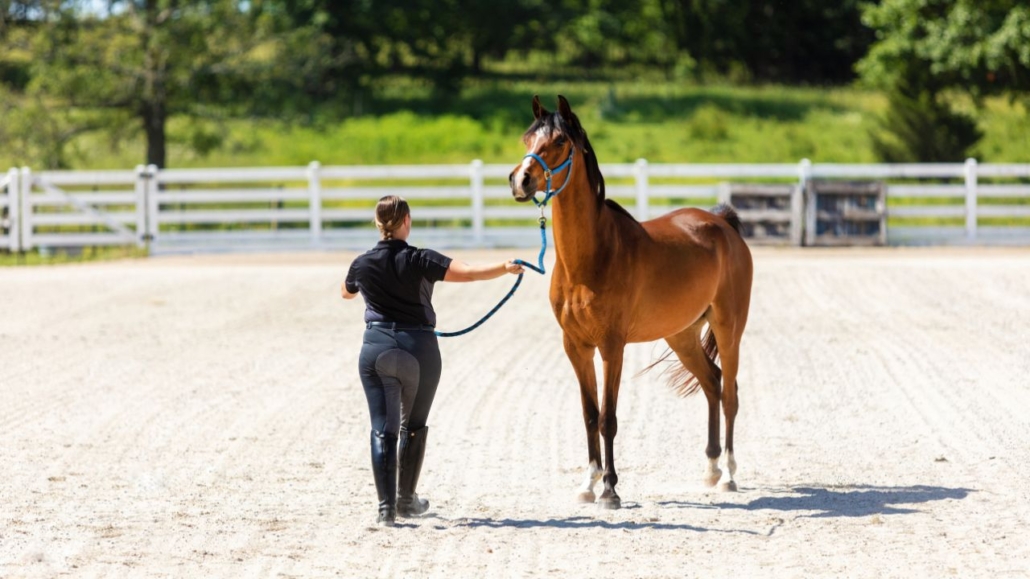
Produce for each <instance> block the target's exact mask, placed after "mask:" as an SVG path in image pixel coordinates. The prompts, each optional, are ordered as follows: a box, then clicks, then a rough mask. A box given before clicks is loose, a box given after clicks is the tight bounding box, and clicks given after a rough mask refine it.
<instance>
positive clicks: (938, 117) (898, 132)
mask: <svg viewBox="0 0 1030 579" xmlns="http://www.w3.org/2000/svg"><path fill="white" fill-rule="evenodd" d="M887 104H888V111H887V114H886V116H884V117H883V118H882V119H881V120H880V123H879V126H878V127H877V128H876V129H874V130H873V132H872V134H870V137H871V139H872V146H873V152H874V154H875V155H876V156H877V158H879V159H880V160H881V161H884V162H887V163H918V162H923V163H934V162H955V161H963V160H965V159H967V158H968V157H970V156H973V155H974V154H975V153H974V152H973V147H974V146H975V145H976V144H977V142H979V141H980V139H981V137H983V132H982V131H980V129H979V128H977V125H976V120H974V119H973V118H971V117H969V116H967V115H964V114H962V113H957V112H955V111H953V110H951V108H950V107H949V106H948V105H947V104H946V103H944V102H942V101H941V99H940V98H939V95H937V94H934V93H933V92H932V91H930V90H929V89H927V88H919V89H913V88H911V87H910V86H909V85H908V84H907V83H900V84H899V85H897V86H895V87H894V88H893V89H892V90H891V91H890V93H889V94H888V100H887Z"/></svg>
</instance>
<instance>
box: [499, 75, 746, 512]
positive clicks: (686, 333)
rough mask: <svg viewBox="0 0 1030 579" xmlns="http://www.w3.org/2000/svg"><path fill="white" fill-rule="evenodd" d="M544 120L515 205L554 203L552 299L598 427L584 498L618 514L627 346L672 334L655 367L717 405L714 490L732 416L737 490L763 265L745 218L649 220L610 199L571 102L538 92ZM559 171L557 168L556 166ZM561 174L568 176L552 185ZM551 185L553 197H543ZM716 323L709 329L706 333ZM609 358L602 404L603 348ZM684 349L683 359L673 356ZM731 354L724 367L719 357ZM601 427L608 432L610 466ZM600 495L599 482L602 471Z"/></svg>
mask: <svg viewBox="0 0 1030 579" xmlns="http://www.w3.org/2000/svg"><path fill="white" fill-rule="evenodd" d="M533 118H534V120H533V122H532V124H531V125H530V126H529V128H528V129H527V130H526V132H525V134H524V135H523V137H522V141H523V144H524V145H525V146H526V149H527V152H526V156H525V157H523V159H522V162H521V163H520V164H519V165H518V166H516V167H515V169H514V170H513V171H512V172H511V174H510V175H509V176H508V180H509V184H510V186H511V192H512V196H513V197H514V199H515V201H518V202H526V201H529V200H531V199H532V200H534V202H536V203H537V204H538V205H545V204H546V203H547V201H549V200H551V199H553V205H552V220H553V227H554V245H555V254H556V263H555V266H554V270H553V272H552V276H551V286H550V302H551V308H552V310H553V312H554V315H555V317H556V318H557V320H558V324H559V325H560V326H561V329H562V342H563V345H564V348H565V353H566V355H567V357H568V359H569V362H570V363H571V364H572V368H573V371H574V372H575V374H576V377H577V379H578V380H579V389H580V399H581V402H582V406H583V422H584V423H585V425H586V431H587V455H588V464H587V467H586V480H585V482H584V483H583V485H582V487H581V488H580V489H579V493H578V495H577V499H578V500H579V501H580V502H584V503H593V502H595V500H597V502H598V504H599V506H600V507H602V508H606V509H618V508H620V507H621V504H622V503H621V499H620V498H619V495H618V494H617V493H616V491H615V485H616V484H617V483H618V480H619V478H618V475H617V474H616V472H615V450H614V448H615V447H614V442H615V434H616V432H617V430H618V419H617V418H616V406H617V404H618V400H619V384H620V379H621V377H622V366H623V351H624V349H625V346H626V344H627V343H635V342H651V341H655V340H659V339H664V340H665V342H666V343H667V344H668V346H669V350H668V351H666V352H665V354H664V355H662V356H661V357H659V359H658V360H657V361H655V362H654V363H653V364H651V365H650V366H648V367H647V368H645V371H646V370H648V369H650V368H653V367H654V366H655V365H657V364H658V363H659V362H663V361H668V362H670V363H672V367H670V368H668V370H670V372H669V375H670V376H669V383H670V385H671V386H672V387H673V388H674V389H675V391H676V392H677V393H679V394H680V395H682V396H687V395H689V394H692V393H694V392H696V391H697V390H698V389H699V388H700V389H701V390H702V391H704V394H705V397H706V398H707V400H708V445H707V447H706V448H705V454H706V455H707V457H708V462H707V467H706V469H705V472H704V475H703V480H704V482H705V484H706V485H708V486H709V487H714V486H715V485H716V484H718V483H719V481H720V480H721V479H722V478H723V473H722V470H721V469H720V468H719V458H720V455H721V448H720V446H719V440H720V439H719V435H720V432H719V404H720V402H721V403H722V411H723V413H724V415H725V417H726V470H727V473H728V480H726V481H725V482H724V483H723V484H722V485H720V489H721V490H724V491H736V490H737V485H736V481H735V480H734V478H733V476H734V473H735V472H736V469H737V464H736V461H735V460H734V458H733V424H734V420H735V418H736V416H737V409H738V407H739V398H738V387H737V368H738V364H739V360H740V341H741V336H742V335H743V333H744V326H745V324H746V323H747V316H748V308H749V305H750V301H751V281H752V273H753V266H752V261H751V252H750V250H749V249H748V246H747V243H746V242H745V241H744V238H743V236H742V226H741V222H740V218H739V216H738V215H737V213H736V212H735V211H734V210H733V209H732V208H731V207H729V206H726V205H720V206H717V207H715V208H714V209H713V210H712V211H710V212H709V211H705V210H703V209H695V208H684V209H678V210H675V211H672V212H669V213H667V214H665V215H663V216H661V217H658V218H656V219H652V220H650V221H644V222H639V221H637V220H636V219H635V218H634V217H633V216H632V215H630V213H629V212H628V211H626V210H625V209H624V208H622V207H621V206H620V205H619V204H618V203H616V202H615V201H614V200H612V199H606V198H605V187H604V176H603V175H602V174H601V170H600V167H599V166H598V161H597V157H596V155H595V153H594V149H593V147H592V146H591V144H590V140H589V139H588V138H587V133H586V131H585V130H584V129H583V127H582V125H581V124H580V122H579V119H578V118H577V117H576V115H575V114H574V113H573V112H572V108H571V107H570V106H569V102H568V100H566V99H565V97H564V96H560V95H559V96H558V110H557V111H556V112H549V111H547V110H546V109H544V107H543V106H541V104H540V99H539V97H538V96H534V97H533ZM552 168H553V169H552ZM552 180H553V181H554V182H555V184H557V183H561V186H560V187H559V188H558V189H554V188H552ZM542 187H543V189H546V190H545V191H544V194H545V195H546V197H545V198H544V200H543V202H540V201H536V193H537V192H538V191H541V190H543V189H542ZM706 326H707V329H706ZM596 351H600V354H601V360H602V362H603V369H602V373H603V377H604V398H603V399H602V401H601V404H600V407H599V406H598V391H597V376H596V374H595V372H594V354H595V352H596ZM672 353H675V356H676V359H677V360H678V361H679V364H678V365H677V364H676V363H675V361H674V360H669V357H670V355H671V354H672ZM719 359H721V368H720V365H718V364H716V361H717V360H719ZM598 432H600V435H601V436H603V437H604V445H605V455H604V462H603V463H602V462H601V451H600V443H599V439H598ZM602 464H603V469H604V470H603V479H604V491H603V492H602V493H601V497H600V499H599V500H598V499H597V498H596V496H595V494H594V485H595V484H596V483H597V481H598V480H599V479H601V478H602V470H601V469H602Z"/></svg>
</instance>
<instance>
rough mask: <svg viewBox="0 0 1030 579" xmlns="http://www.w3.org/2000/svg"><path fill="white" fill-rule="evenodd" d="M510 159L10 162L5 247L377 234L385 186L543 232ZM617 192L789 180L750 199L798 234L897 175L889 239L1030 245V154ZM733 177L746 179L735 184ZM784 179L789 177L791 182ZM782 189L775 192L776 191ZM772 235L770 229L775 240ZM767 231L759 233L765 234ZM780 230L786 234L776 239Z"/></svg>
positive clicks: (497, 227) (451, 226)
mask: <svg viewBox="0 0 1030 579" xmlns="http://www.w3.org/2000/svg"><path fill="white" fill-rule="evenodd" d="M512 167H513V166H512V165H485V164H483V163H482V162H480V161H473V162H472V163H470V164H467V165H408V166H321V165H320V164H319V163H317V162H313V163H311V164H309V165H308V166H306V167H264V168H238V169H163V170H158V169H157V168H156V167H153V166H150V167H144V166H138V167H136V169H135V170H132V171H43V172H39V173H34V172H32V171H31V170H30V169H28V168H22V169H21V170H16V169H11V170H10V171H8V172H7V173H6V174H3V175H0V215H2V219H0V248H6V249H8V250H9V251H25V250H30V249H33V248H37V247H73V246H91V245H125V244H137V245H144V244H150V246H151V248H152V249H153V250H154V251H158V252H161V251H191V250H202V251H203V250H208V251H217V250H226V249H238V248H245V247H259V248H262V249H276V248H296V247H348V248H359V247H366V246H368V245H369V244H370V243H372V242H374V240H375V239H376V238H377V234H376V232H375V229H374V228H373V227H372V224H371V215H372V210H371V209H372V207H373V205H374V203H375V201H376V200H377V199H378V198H379V197H381V196H382V195H384V194H387V193H396V194H400V195H402V196H404V197H406V198H408V199H411V200H412V201H414V203H413V204H414V205H415V211H414V216H415V218H416V220H417V221H418V222H419V225H420V226H419V227H418V228H417V229H416V234H415V235H414V236H413V241H414V242H415V243H420V244H427V245H428V244H432V245H435V246H440V247H458V246H460V247H498V246H530V245H533V244H535V243H537V239H538V237H537V236H536V235H535V233H534V231H535V229H536V225H535V223H536V218H537V217H538V215H539V213H538V211H537V209H536V208H535V207H534V206H532V205H531V204H517V203H515V202H514V201H513V200H512V198H511V193H510V191H509V189H508V185H507V179H508V173H509V172H510V171H511V169H512ZM602 172H603V173H604V175H605V178H606V181H607V183H608V187H607V192H608V196H609V197H610V198H614V199H616V200H618V201H619V202H620V203H622V204H623V205H624V206H626V207H627V208H628V209H630V210H631V212H633V213H634V214H635V215H636V216H637V217H638V218H639V219H648V218H652V217H655V216H658V215H660V214H663V213H665V212H667V211H670V210H672V209H676V208H679V207H685V206H701V207H711V206H712V205H714V204H715V203H716V202H717V201H725V200H727V199H728V198H729V197H728V195H730V193H729V191H731V190H733V188H736V190H742V191H752V192H753V191H754V190H756V187H760V186H759V185H758V184H763V183H764V184H778V186H777V187H772V188H769V189H768V191H776V192H782V193H775V194H777V195H782V196H783V199H782V201H783V203H781V204H779V206H778V207H777V208H766V209H763V208H757V209H755V208H751V209H740V213H741V217H742V218H743V220H744V221H745V222H746V223H747V222H750V221H754V222H758V221H764V222H779V223H781V224H782V225H783V226H784V227H786V228H789V234H788V235H785V236H783V237H782V238H781V239H779V240H778V241H779V242H781V243H786V244H794V245H797V244H800V243H801V240H802V239H803V237H802V235H801V231H802V229H803V228H804V227H805V223H804V218H803V212H802V210H801V207H800V203H801V201H800V200H801V195H800V193H799V192H800V191H801V190H803V189H804V186H805V184H806V183H808V182H809V181H812V180H857V181H870V180H875V181H882V182H884V183H885V184H886V198H887V204H886V218H887V235H886V238H887V242H888V243H890V244H927V243H953V244H997V243H1005V244H1025V245H1030V183H1028V180H1030V164H1026V165H997V164H978V163H977V162H976V161H975V160H973V159H970V160H968V161H967V162H965V163H944V164H889V165H888V164H868V165H846V164H813V163H810V162H808V160H802V161H801V162H800V163H798V164H756V165H743V164H708V165H680V164H649V163H648V162H647V161H645V160H643V159H641V160H639V161H637V162H636V163H633V164H613V165H603V166H602ZM730 184H735V185H733V187H730ZM784 185H786V187H784ZM773 194H774V193H769V195H773ZM768 240H769V239H768V238H767V239H766V241H768ZM756 241H760V240H757V239H756ZM772 241H774V242H776V241H777V240H776V239H773V240H772Z"/></svg>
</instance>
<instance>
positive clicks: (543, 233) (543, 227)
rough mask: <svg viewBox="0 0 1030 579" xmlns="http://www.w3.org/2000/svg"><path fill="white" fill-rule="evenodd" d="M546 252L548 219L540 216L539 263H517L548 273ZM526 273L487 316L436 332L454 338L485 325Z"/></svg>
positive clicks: (517, 287) (538, 271)
mask: <svg viewBox="0 0 1030 579" xmlns="http://www.w3.org/2000/svg"><path fill="white" fill-rule="evenodd" d="M541 211H542V210H541ZM546 252H547V219H545V218H544V217H543V216H541V217H540V255H538V256H537V258H536V259H537V265H533V264H531V263H527V262H525V261H523V260H521V259H516V260H515V263H517V264H519V265H521V266H522V267H528V268H529V269H531V270H533V271H535V272H537V273H539V274H541V275H542V274H545V273H547V271H546V270H545V269H544V253H546ZM524 275H526V274H525V273H520V274H519V277H518V278H516V279H515V285H513V286H511V289H510V290H509V291H508V295H506V296H504V298H503V299H502V300H501V301H500V302H498V304H497V305H496V306H494V309H492V310H490V311H489V312H487V314H486V315H485V316H483V317H482V319H480V320H479V321H478V322H476V323H474V324H472V325H471V326H469V327H467V328H465V329H464V330H459V331H457V332H435V334H436V335H437V336H440V337H441V338H453V337H455V336H461V335H463V334H467V333H469V332H471V331H472V330H474V329H476V328H478V327H479V326H481V325H483V322H485V321H487V320H489V319H490V316H492V315H494V314H495V313H497V310H499V309H501V306H503V305H504V303H505V302H507V301H508V300H509V299H511V296H513V295H515V290H517V289H519V284H521V283H522V276H524Z"/></svg>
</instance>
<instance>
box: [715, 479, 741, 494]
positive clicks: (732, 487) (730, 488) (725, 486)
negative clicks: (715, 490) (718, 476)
mask: <svg viewBox="0 0 1030 579" xmlns="http://www.w3.org/2000/svg"><path fill="white" fill-rule="evenodd" d="M719 490H720V491H721V492H724V493H735V492H737V483H736V482H734V481H728V482H724V483H722V484H721V485H719Z"/></svg>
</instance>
